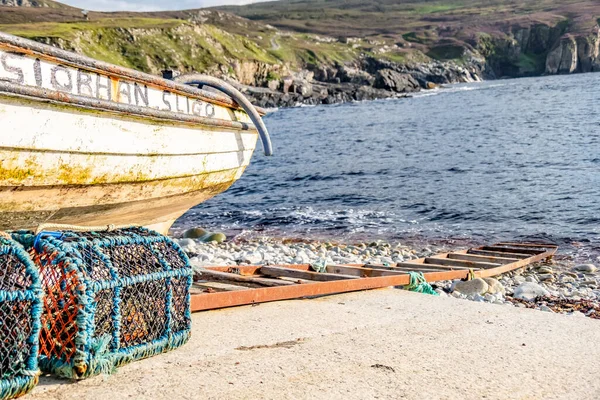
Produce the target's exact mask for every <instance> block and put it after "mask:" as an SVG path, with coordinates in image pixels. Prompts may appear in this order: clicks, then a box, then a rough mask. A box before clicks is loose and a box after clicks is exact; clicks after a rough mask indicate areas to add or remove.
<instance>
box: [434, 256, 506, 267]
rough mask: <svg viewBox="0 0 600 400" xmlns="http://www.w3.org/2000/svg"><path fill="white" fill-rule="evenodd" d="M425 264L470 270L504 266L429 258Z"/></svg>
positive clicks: (482, 262)
mask: <svg viewBox="0 0 600 400" xmlns="http://www.w3.org/2000/svg"><path fill="white" fill-rule="evenodd" d="M425 264H440V265H449V266H451V267H465V268H469V269H475V268H481V269H488V268H495V267H498V266H500V265H502V264H499V263H490V262H484V261H470V260H455V259H452V258H441V257H439V258H438V257H435V256H433V257H427V258H425Z"/></svg>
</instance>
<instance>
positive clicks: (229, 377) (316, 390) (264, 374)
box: [26, 289, 600, 400]
mask: <svg viewBox="0 0 600 400" xmlns="http://www.w3.org/2000/svg"><path fill="white" fill-rule="evenodd" d="M598 360H600V321H598V320H592V319H589V318H585V317H577V316H567V315H558V314H551V313H545V312H540V311H535V310H528V309H521V308H514V307H510V306H503V305H493V304H486V303H476V302H472V301H464V300H457V299H451V298H439V297H433V296H428V295H422V294H416V293H409V292H405V291H401V290H396V289H382V290H376V291H369V292H360V293H350V294H344V295H337V296H329V297H322V298H319V299H311V300H295V301H285V302H277V303H269V304H261V305H258V306H255V307H251V306H247V307H238V308H232V309H227V310H219V311H210V312H204V313H198V314H195V315H194V317H193V337H192V339H191V340H190V342H189V343H188V344H187V345H185V346H184V347H182V348H180V349H178V350H176V351H174V352H171V353H168V354H164V355H161V356H157V357H153V358H151V359H148V360H143V361H139V362H136V363H133V364H130V365H128V366H125V367H122V368H121V369H120V370H119V371H118V372H117V373H116V374H114V375H111V376H108V377H96V378H92V379H88V380H86V381H82V382H77V383H63V382H61V381H56V380H53V379H51V378H42V380H41V384H40V386H38V387H37V388H36V389H35V391H34V392H33V394H32V395H29V396H28V397H26V398H27V399H128V398H133V399H169V400H173V399H204V398H211V399H257V398H265V399H350V398H352V399H370V398H383V399H395V398H402V399H424V398H429V399H482V398H485V399H553V398H561V399H597V398H600V379H599V375H600V374H599V371H598V365H599V364H598V362H599V361H598Z"/></svg>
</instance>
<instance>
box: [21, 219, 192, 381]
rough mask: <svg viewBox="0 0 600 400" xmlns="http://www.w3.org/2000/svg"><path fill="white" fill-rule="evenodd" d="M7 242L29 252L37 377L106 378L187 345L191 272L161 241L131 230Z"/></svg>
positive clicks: (23, 237) (25, 236)
mask: <svg viewBox="0 0 600 400" xmlns="http://www.w3.org/2000/svg"><path fill="white" fill-rule="evenodd" d="M13 237H14V238H15V239H17V240H18V241H19V242H20V243H22V244H23V245H24V246H25V247H26V248H28V249H30V253H31V255H32V258H33V261H34V263H35V265H36V266H37V268H39V274H40V279H41V285H42V288H43V290H44V292H45V297H44V302H43V314H42V317H41V325H42V327H41V332H40V352H39V354H40V355H39V365H40V368H41V370H42V371H44V372H49V373H53V374H55V375H58V376H60V377H64V378H71V379H82V378H86V377H90V376H94V375H98V374H101V373H110V372H112V371H113V370H114V369H115V368H116V367H118V366H121V365H123V364H126V363H128V362H131V361H134V360H138V359H141V358H146V357H149V356H153V355H156V354H160V353H163V352H165V351H169V350H172V349H174V348H177V347H179V346H181V345H183V344H184V343H186V342H187V340H188V339H189V335H190V330H191V314H190V290H189V289H190V286H191V284H192V268H191V265H190V263H189V259H188V258H187V256H186V255H185V253H184V252H183V251H182V250H181V249H180V247H179V246H178V245H177V244H176V243H174V242H173V241H171V240H170V239H169V238H168V237H165V236H163V235H160V234H158V233H156V232H154V231H151V230H149V229H146V228H137V227H136V228H126V229H116V230H112V231H111V230H107V231H92V232H75V231H64V232H41V233H39V234H37V235H36V234H34V233H23V232H21V233H19V234H13Z"/></svg>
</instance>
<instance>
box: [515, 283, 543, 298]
mask: <svg viewBox="0 0 600 400" xmlns="http://www.w3.org/2000/svg"><path fill="white" fill-rule="evenodd" d="M548 294H549V292H548V291H547V290H546V289H544V288H543V287H541V286H540V285H538V284H537V283H534V282H525V283H522V284H520V285H519V286H518V287H517V288H515V291H514V297H515V298H517V299H522V300H527V301H532V300H534V299H535V298H536V297H539V296H546V295H548Z"/></svg>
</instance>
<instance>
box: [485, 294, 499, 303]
mask: <svg viewBox="0 0 600 400" xmlns="http://www.w3.org/2000/svg"><path fill="white" fill-rule="evenodd" d="M483 298H484V299H485V301H487V302H490V303H493V302H495V301H496V296H494V295H493V294H489V293H486V294H485V296H483Z"/></svg>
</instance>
